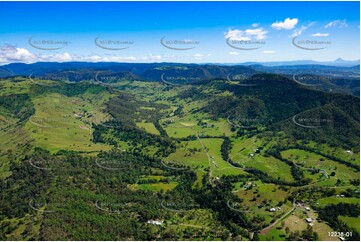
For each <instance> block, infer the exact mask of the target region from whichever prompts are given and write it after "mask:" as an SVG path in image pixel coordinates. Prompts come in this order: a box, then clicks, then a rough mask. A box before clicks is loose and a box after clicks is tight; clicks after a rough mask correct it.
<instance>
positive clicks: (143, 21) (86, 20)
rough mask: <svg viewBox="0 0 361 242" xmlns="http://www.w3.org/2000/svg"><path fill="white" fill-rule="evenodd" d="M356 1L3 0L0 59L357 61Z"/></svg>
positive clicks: (0, 20)
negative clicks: (17, 0)
mask: <svg viewBox="0 0 361 242" xmlns="http://www.w3.org/2000/svg"><path fill="white" fill-rule="evenodd" d="M359 4H360V3H359V2H0V22H1V23H2V25H1V28H0V64H6V63H12V62H25V63H31V62H37V61H60V62H61V61H117V62H187V63H190V62H194V63H241V62H247V61H287V60H305V59H307V60H318V61H330V60H334V59H337V58H343V59H347V60H357V59H359V54H360V38H359V36H360V33H359V31H360V20H359V19H360V11H359V8H360V7H359ZM162 38H163V41H162V43H163V45H162V44H161V39H162ZM294 38H296V39H294ZM227 39H228V43H230V45H227V43H226V41H227ZM292 40H293V41H294V44H293V43H292ZM175 41H178V42H177V43H174V42H175ZM239 48H241V49H239ZM304 48H308V50H306V49H304Z"/></svg>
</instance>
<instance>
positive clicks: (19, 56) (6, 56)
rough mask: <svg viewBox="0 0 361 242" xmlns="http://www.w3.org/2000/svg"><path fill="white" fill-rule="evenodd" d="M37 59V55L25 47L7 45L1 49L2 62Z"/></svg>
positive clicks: (0, 60) (0, 58)
mask: <svg viewBox="0 0 361 242" xmlns="http://www.w3.org/2000/svg"><path fill="white" fill-rule="evenodd" d="M36 59H37V56H36V55H34V54H33V53H31V52H30V51H28V50H27V49H24V48H17V47H15V46H12V45H5V46H3V47H1V49H0V63H11V62H24V63H32V62H34V61H36Z"/></svg>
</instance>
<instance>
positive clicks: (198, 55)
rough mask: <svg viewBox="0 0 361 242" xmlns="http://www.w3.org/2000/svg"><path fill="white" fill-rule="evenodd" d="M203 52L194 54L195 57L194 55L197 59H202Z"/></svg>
mask: <svg viewBox="0 0 361 242" xmlns="http://www.w3.org/2000/svg"><path fill="white" fill-rule="evenodd" d="M203 56H204V55H203V54H194V55H193V57H194V59H196V60H201V59H203Z"/></svg>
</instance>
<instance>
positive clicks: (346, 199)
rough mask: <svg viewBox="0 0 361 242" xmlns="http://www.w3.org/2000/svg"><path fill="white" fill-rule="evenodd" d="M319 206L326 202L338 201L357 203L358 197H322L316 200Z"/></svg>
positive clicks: (336, 202) (334, 202)
mask: <svg viewBox="0 0 361 242" xmlns="http://www.w3.org/2000/svg"><path fill="white" fill-rule="evenodd" d="M317 202H318V203H319V206H320V207H325V206H326V205H328V204H338V203H354V204H359V203H360V199H359V198H356V197H335V196H334V197H323V198H320V199H318V200H317Z"/></svg>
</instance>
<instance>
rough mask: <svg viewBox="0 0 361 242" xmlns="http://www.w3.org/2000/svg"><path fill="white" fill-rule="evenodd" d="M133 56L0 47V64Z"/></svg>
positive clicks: (112, 59)
mask: <svg viewBox="0 0 361 242" xmlns="http://www.w3.org/2000/svg"><path fill="white" fill-rule="evenodd" d="M145 59H146V60H151V61H155V60H159V59H161V56H157V55H156V56H154V55H150V56H147V57H145ZM136 60H137V58H136V57H134V56H99V55H89V56H79V55H73V54H69V53H67V52H65V53H60V54H59V53H58V54H35V53H32V52H30V51H29V50H27V49H25V48H17V47H15V46H12V45H5V46H3V47H1V48H0V64H8V63H14V62H21V63H34V62H67V61H88V62H130V61H136Z"/></svg>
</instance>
